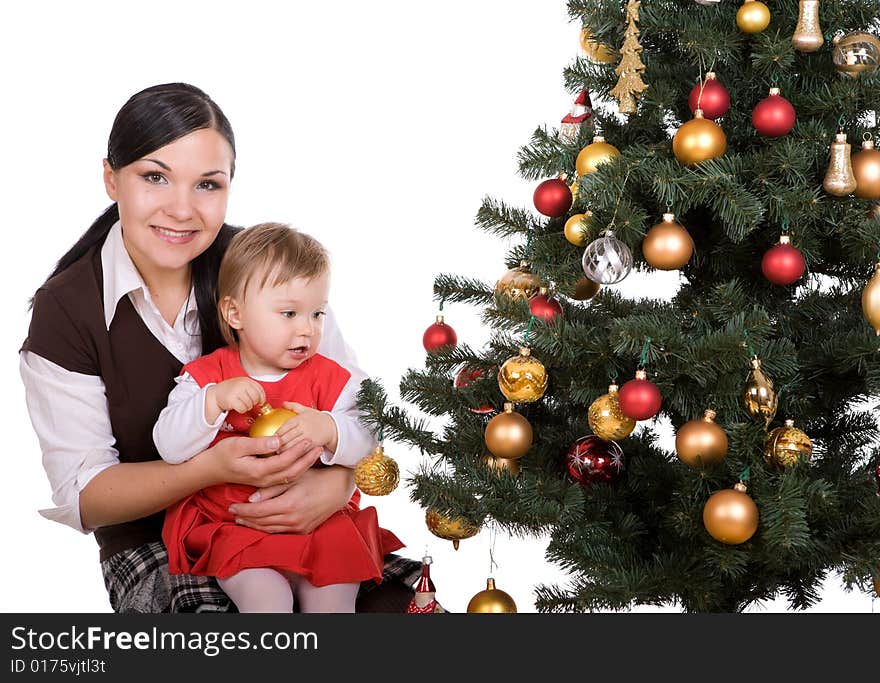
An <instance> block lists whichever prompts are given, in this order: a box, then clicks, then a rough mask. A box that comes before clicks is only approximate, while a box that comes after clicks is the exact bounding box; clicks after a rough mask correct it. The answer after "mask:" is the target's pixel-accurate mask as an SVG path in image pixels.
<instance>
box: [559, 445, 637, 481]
mask: <svg viewBox="0 0 880 683" xmlns="http://www.w3.org/2000/svg"><path fill="white" fill-rule="evenodd" d="M565 464H566V466H567V468H568V474H569V475H570V476H571V478H572V479H574V480H575V481H576V482H577V483H578V484H580V485H581V486H590V485H592V484H597V483H604V484H612V483H614V482H615V481H617V479H618V478H619V477H620V474H621V472H623V449H622V448H621V447H620V446H619V445H618V444H617V443H616V442H614V441H606V440H605V439H600V438H599V437H598V436H595V435H593V434H590V435H589V436H582V437H581V438H579V439H578V440H577V441H575V442H574V443H573V444H572V445H571V447H570V448H569V449H568V452H567V453H566V454H565Z"/></svg>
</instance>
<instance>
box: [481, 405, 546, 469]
mask: <svg viewBox="0 0 880 683" xmlns="http://www.w3.org/2000/svg"><path fill="white" fill-rule="evenodd" d="M533 436H534V435H533V432H532V425H531V424H529V421H528V420H527V419H526V418H525V417H523V416H522V415H520V414H519V413H517V412H514V410H513V404H512V403H505V404H504V412H502V413H498V415H496V416H495V417H493V418H492V419H491V420H489V422H488V423H487V424H486V429H485V430H484V431H483V438H484V439H485V441H486V448H488V449H489V452H490V453H491V454H492V455H493V456H495V457H496V458H505V459H509V460H515V459H516V458H521V457H523V456H524V455H525V454H526V453H527V452H528V450H529V448H531V447H532V438H533Z"/></svg>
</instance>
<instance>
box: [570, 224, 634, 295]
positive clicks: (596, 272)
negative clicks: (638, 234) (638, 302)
mask: <svg viewBox="0 0 880 683" xmlns="http://www.w3.org/2000/svg"><path fill="white" fill-rule="evenodd" d="M582 265H583V268H584V275H586V276H587V277H588V278H589V279H590V280H592V281H593V282H598V283H599V284H600V285H613V284H615V283H616V282H620V281H621V280H623V278H625V277H626V276H627V275H629V271H630V270H632V266H633V255H632V252H631V251H630V250H629V247H628V246H626V245H625V244H624V243H623V242H621V241H620V240H619V239H617V238H616V237H615V236H614V233H612V232H611V231H610V230H609V231H608V232H606V233H605V236H604V237H600V238H599V239H597V240H594V241H592V242H590V244H589V245H588V246H587V248H586V250H585V251H584V257H583V260H582Z"/></svg>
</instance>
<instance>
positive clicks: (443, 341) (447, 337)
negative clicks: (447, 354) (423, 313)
mask: <svg viewBox="0 0 880 683" xmlns="http://www.w3.org/2000/svg"><path fill="white" fill-rule="evenodd" d="M457 343H458V337H457V336H456V334H455V330H453V329H452V328H451V327H450V326H449V325H447V324H446V323H445V322H443V316H442V315H438V316H437V322H435V323H434V324H433V325H431V326H430V327H429V328H428V329H427V330H425V334H424V335H423V336H422V344H423V345H424V347H425V351H427V352H428V353H431V352H433V351H437V350H439V349H442V348H444V347H447V348H453V347H454V346H455V345H456V344H457Z"/></svg>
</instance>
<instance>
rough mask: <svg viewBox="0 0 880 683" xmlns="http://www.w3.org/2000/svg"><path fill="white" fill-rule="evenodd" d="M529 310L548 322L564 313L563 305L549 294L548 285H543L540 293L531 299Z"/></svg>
mask: <svg viewBox="0 0 880 683" xmlns="http://www.w3.org/2000/svg"><path fill="white" fill-rule="evenodd" d="M529 310H530V311H531V312H532V315H533V316H535V317H536V318H540V319H541V320H543V321H544V322H546V323H549V322H550V321H551V320H553V319H554V318H555V317H556V316H558V315H562V306H561V305H560V304H559V302H558V301H557V300H556V299H554V298H552V297H551V296H549V295H548V293H547V288H546V287H541V290H540V294H538V296H536V297H532V298H531V299H529Z"/></svg>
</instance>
